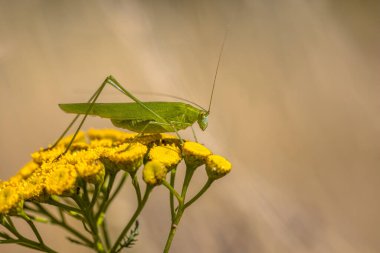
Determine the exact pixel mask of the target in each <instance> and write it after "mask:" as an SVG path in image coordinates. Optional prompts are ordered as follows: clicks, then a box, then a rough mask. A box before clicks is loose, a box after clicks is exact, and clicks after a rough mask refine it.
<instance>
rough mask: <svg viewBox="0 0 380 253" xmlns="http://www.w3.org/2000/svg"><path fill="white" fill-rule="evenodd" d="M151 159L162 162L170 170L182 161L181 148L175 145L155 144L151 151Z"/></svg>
mask: <svg viewBox="0 0 380 253" xmlns="http://www.w3.org/2000/svg"><path fill="white" fill-rule="evenodd" d="M148 157H149V160H152V161H158V162H161V163H162V164H163V165H164V166H165V167H166V168H167V169H168V171H169V170H171V169H172V168H174V167H175V166H177V164H178V163H179V162H180V161H181V159H182V157H181V150H180V149H179V148H178V147H177V146H175V145H163V146H154V147H153V148H151V149H150V151H149V155H148Z"/></svg>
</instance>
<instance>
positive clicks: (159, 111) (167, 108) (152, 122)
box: [59, 102, 208, 133]
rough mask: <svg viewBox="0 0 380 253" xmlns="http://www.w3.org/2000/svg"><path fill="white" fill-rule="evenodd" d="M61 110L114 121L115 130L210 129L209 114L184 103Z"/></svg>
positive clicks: (65, 107)
mask: <svg viewBox="0 0 380 253" xmlns="http://www.w3.org/2000/svg"><path fill="white" fill-rule="evenodd" d="M141 104H143V105H145V106H146V107H147V108H149V109H150V110H146V109H145V108H144V107H142V105H141ZM59 106H60V108H61V109H62V110H63V111H65V112H67V113H75V114H87V115H95V116H99V117H101V118H107V119H111V121H112V124H113V125H114V126H116V127H119V128H125V129H128V130H130V131H133V132H137V133H165V132H177V131H178V130H182V129H186V128H187V127H189V126H192V125H193V124H194V123H195V122H196V121H197V122H198V125H199V127H200V128H201V129H202V130H205V129H206V128H207V116H208V112H207V111H206V110H203V109H198V108H195V107H194V106H192V105H189V104H185V103H182V102H140V103H94V104H91V103H77V104H60V105H59ZM90 107H91V109H90Z"/></svg>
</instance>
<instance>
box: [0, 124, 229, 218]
mask: <svg viewBox="0 0 380 253" xmlns="http://www.w3.org/2000/svg"><path fill="white" fill-rule="evenodd" d="M71 138H72V137H71V136H69V137H65V138H64V139H62V140H61V141H60V143H59V144H58V145H56V146H55V147H50V148H48V149H41V150H39V151H38V152H35V153H33V154H32V155H31V157H32V161H30V162H28V163H27V164H26V165H25V166H24V167H23V168H21V169H20V170H19V171H18V173H17V174H16V175H15V176H13V177H12V178H10V179H9V180H7V181H3V182H2V181H0V214H11V213H12V212H13V211H14V210H17V208H18V207H19V206H20V205H21V206H22V203H23V201H39V202H41V201H46V200H47V199H48V198H49V197H50V196H51V195H58V196H70V195H71V194H75V193H76V188H77V187H78V182H79V180H81V181H84V182H86V183H90V184H100V183H101V182H103V180H104V177H105V175H106V173H116V172H118V171H120V170H124V171H127V172H128V173H130V174H131V175H132V176H134V175H135V173H136V171H137V170H138V168H139V167H141V165H142V164H143V163H145V166H144V170H143V172H142V174H143V180H144V181H145V182H146V183H147V184H149V185H158V184H160V183H161V182H162V180H163V179H165V177H166V174H167V173H168V172H169V171H170V170H172V169H173V168H175V167H176V166H177V165H178V164H179V163H180V162H181V160H182V159H184V160H185V162H186V165H187V166H191V167H192V168H195V167H198V166H200V165H202V164H206V170H207V174H208V175H209V177H210V178H212V179H217V178H219V177H221V176H223V175H225V174H227V173H228V172H229V171H230V170H231V164H230V163H229V162H228V161H227V160H226V159H224V158H223V157H221V156H217V155H212V153H211V151H210V150H208V149H207V148H205V147H204V146H203V145H201V144H199V143H195V142H185V143H184V144H181V141H180V140H178V139H177V138H176V137H175V136H172V135H168V134H145V135H136V134H131V133H125V132H121V131H117V130H113V129H103V130H89V131H88V132H87V133H84V132H80V133H79V135H78V137H77V138H76V139H75V141H74V142H73V143H72V145H71V146H70V148H69V150H66V148H67V146H68V144H69V143H70V141H71Z"/></svg>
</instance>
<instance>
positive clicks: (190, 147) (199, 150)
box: [183, 141, 212, 168]
mask: <svg viewBox="0 0 380 253" xmlns="http://www.w3.org/2000/svg"><path fill="white" fill-rule="evenodd" d="M183 154H184V159H185V162H186V165H188V166H191V167H194V168H196V167H199V166H200V165H202V164H204V163H205V161H206V158H207V157H208V156H209V155H211V154H212V153H211V151H210V150H209V149H207V148H206V147H205V146H203V145H202V144H200V143H198V142H191V141H187V142H185V143H184V144H183Z"/></svg>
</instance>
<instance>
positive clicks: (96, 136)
mask: <svg viewBox="0 0 380 253" xmlns="http://www.w3.org/2000/svg"><path fill="white" fill-rule="evenodd" d="M87 135H88V137H89V138H90V140H104V139H109V140H112V141H118V142H124V141H126V140H128V139H132V138H133V137H135V136H136V134H133V133H127V132H122V131H118V130H116V129H100V130H98V129H90V130H88V131H87Z"/></svg>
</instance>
